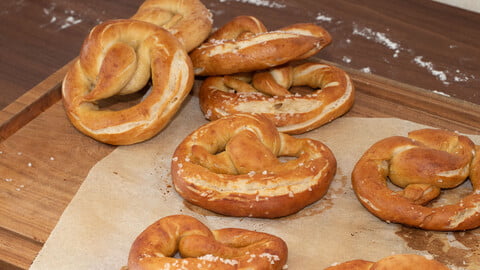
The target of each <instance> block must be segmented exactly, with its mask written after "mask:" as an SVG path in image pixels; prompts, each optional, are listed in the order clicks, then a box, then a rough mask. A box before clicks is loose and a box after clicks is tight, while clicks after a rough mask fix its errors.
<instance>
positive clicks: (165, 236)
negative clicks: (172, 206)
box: [128, 215, 288, 270]
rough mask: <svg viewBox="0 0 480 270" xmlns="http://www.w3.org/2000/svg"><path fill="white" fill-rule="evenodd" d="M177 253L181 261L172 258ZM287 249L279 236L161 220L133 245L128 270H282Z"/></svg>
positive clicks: (177, 219) (177, 217)
mask: <svg viewBox="0 0 480 270" xmlns="http://www.w3.org/2000/svg"><path fill="white" fill-rule="evenodd" d="M177 252H179V253H180V255H181V256H182V258H174V257H173V256H174V255H175V254H176V253H177ZM287 256H288V248H287V245H286V243H285V242H284V241H283V240H282V239H281V238H279V237H276V236H274V235H271V234H267V233H262V232H255V231H250V230H244V229H237V228H225V229H219V230H210V229H208V227H207V226H205V225H204V224H203V223H201V222H200V221H199V220H197V219H195V218H193V217H190V216H187V215H172V216H167V217H164V218H162V219H160V220H158V221H156V222H155V223H153V224H152V225H150V226H149V227H148V228H146V229H145V230H144V231H143V232H142V233H141V234H140V235H139V236H138V237H137V238H136V239H135V241H134V242H133V244H132V247H131V249H130V253H129V257H128V269H129V270H146V269H170V270H175V269H189V270H195V269H218V270H230V269H232V270H233V269H239V270H240V269H244V270H247V269H250V270H260V269H265V270H267V269H271V270H275V269H282V267H283V266H284V265H285V263H286V261H287Z"/></svg>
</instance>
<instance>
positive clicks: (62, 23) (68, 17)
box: [40, 3, 83, 30]
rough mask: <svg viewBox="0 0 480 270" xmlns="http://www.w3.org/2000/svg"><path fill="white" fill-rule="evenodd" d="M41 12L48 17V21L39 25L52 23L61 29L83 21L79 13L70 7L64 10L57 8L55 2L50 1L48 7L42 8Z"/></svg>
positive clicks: (43, 25)
mask: <svg viewBox="0 0 480 270" xmlns="http://www.w3.org/2000/svg"><path fill="white" fill-rule="evenodd" d="M43 14H44V16H46V17H50V20H49V22H48V23H45V24H42V25H40V27H42V28H43V27H46V26H48V25H53V26H55V27H57V28H58V30H63V29H66V28H68V27H71V26H73V25H76V24H79V23H81V22H83V20H82V18H81V16H80V14H79V13H78V12H76V11H75V10H72V9H66V10H64V11H59V10H57V5H56V3H51V4H50V6H49V7H48V8H44V9H43Z"/></svg>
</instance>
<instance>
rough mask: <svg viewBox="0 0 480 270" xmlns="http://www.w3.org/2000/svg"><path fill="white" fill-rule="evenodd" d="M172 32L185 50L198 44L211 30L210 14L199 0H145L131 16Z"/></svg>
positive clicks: (191, 48)
mask: <svg viewBox="0 0 480 270" xmlns="http://www.w3.org/2000/svg"><path fill="white" fill-rule="evenodd" d="M131 19H134V20H140V21H145V22H150V23H153V24H155V25H158V26H161V27H163V28H165V29H167V30H168V31H169V32H170V33H172V34H173V35H174V36H175V37H176V38H178V39H179V40H180V42H181V43H182V44H183V45H184V46H185V49H186V51H187V52H189V51H191V50H193V49H194V48H195V47H197V46H198V45H200V44H201V43H202V42H203V41H204V40H205V39H206V38H207V37H208V35H209V34H210V31H211V30H212V23H213V20H212V14H211V13H210V11H209V10H208V9H207V8H206V7H205V6H204V5H203V4H202V2H200V1H199V0H182V1H178V0H146V1H145V2H144V3H143V4H142V5H141V6H140V7H139V8H138V10H137V12H136V13H135V14H134V15H133V16H132V17H131Z"/></svg>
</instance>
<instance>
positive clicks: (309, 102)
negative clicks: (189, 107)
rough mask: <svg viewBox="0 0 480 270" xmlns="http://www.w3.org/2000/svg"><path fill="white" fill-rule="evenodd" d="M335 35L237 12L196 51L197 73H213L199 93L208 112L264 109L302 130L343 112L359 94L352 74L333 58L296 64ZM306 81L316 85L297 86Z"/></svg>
mask: <svg viewBox="0 0 480 270" xmlns="http://www.w3.org/2000/svg"><path fill="white" fill-rule="evenodd" d="M331 40H332V38H331V36H330V34H329V33H328V32H327V31H326V30H325V29H323V28H322V27H320V26H317V25H315V24H308V23H303V24H294V25H291V26H287V27H284V28H281V29H278V30H276V31H267V29H266V27H265V26H264V25H263V23H262V22H261V21H259V20H258V19H257V18H254V17H251V16H239V17H236V18H234V19H233V20H232V21H230V22H228V23H227V24H225V25H224V26H223V27H221V28H220V29H218V30H217V31H216V32H214V33H213V34H212V35H211V36H210V37H209V39H208V40H207V42H205V43H204V44H202V45H201V46H199V47H198V48H196V49H195V50H193V51H192V52H191V53H190V56H191V58H192V61H193V66H194V73H195V74H196V75H201V76H209V77H208V78H206V79H205V81H204V82H203V83H202V86H201V88H200V93H199V98H200V106H201V109H202V111H203V113H204V115H205V117H206V118H207V119H209V120H215V119H219V118H221V117H225V116H227V115H231V114H236V113H261V114H263V115H265V116H267V117H268V118H269V119H270V120H271V121H273V122H274V123H275V125H276V126H277V127H278V128H279V130H280V131H282V132H285V133H290V134H299V133H304V132H307V131H309V130H312V129H315V128H317V127H319V126H322V125H324V124H325V123H327V122H330V121H332V120H334V119H335V118H338V117H339V116H341V115H343V114H344V113H346V112H347V111H348V110H349V109H350V108H351V107H352V105H353V100H354V87H353V84H352V82H351V80H350V78H349V76H348V75H347V74H346V73H345V72H344V71H343V70H341V69H339V68H336V67H333V66H331V65H327V64H321V63H317V62H307V63H304V64H293V61H298V60H302V59H307V58H308V57H310V56H312V55H315V54H316V53H318V52H319V51H320V50H321V49H323V48H324V47H326V46H327V45H329V44H330V42H331ZM302 86H303V87H307V88H310V91H308V92H305V93H301V92H300V91H297V92H295V88H297V87H302ZM311 89H313V90H311Z"/></svg>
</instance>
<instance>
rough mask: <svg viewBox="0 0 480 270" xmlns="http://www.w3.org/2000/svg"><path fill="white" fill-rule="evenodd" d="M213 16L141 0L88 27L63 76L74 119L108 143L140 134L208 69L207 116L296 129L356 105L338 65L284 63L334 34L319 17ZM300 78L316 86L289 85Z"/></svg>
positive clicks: (161, 123) (162, 118)
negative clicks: (121, 14)
mask: <svg viewBox="0 0 480 270" xmlns="http://www.w3.org/2000/svg"><path fill="white" fill-rule="evenodd" d="M212 23H213V20H212V15H211V13H210V12H209V11H208V10H207V9H206V7H205V6H204V5H203V4H202V3H201V2H200V1H199V0H185V1H171V0H147V1H145V2H144V3H143V4H142V5H141V6H140V7H139V9H138V10H137V12H136V13H135V14H134V15H133V16H132V17H131V18H129V19H119V20H112V21H107V22H105V23H102V24H100V25H98V26H96V27H94V28H93V29H92V30H91V32H90V34H89V35H88V36H87V38H86V39H85V41H84V43H83V46H82V48H81V51H80V56H79V57H78V59H77V60H76V61H75V63H74V64H73V65H72V67H71V68H70V70H69V71H68V73H67V75H66V77H65V79H64V81H63V87H62V94H63V101H64V107H65V111H66V113H67V115H68V117H69V119H70V120H71V122H72V124H73V125H74V126H75V127H76V128H77V129H78V130H79V131H81V132H83V133H84V134H86V135H88V136H90V137H92V138H94V139H96V140H98V141H101V142H104V143H108V144H113V145H126V144H133V143H138V142H142V141H145V140H147V139H150V138H151V137H153V136H155V135H156V134H158V133H159V132H160V131H161V130H162V129H163V128H164V127H165V126H166V125H167V124H168V123H169V121H170V120H171V119H172V117H173V116H174V115H175V113H176V112H177V111H178V109H179V108H180V106H181V105H182V102H183V101H184V99H185V97H186V96H187V94H188V93H189V92H190V90H191V88H192V86H193V80H194V76H195V75H197V76H211V77H210V78H206V80H205V82H204V85H203V86H202V93H201V94H200V96H201V99H200V103H201V108H202V110H203V112H204V114H205V116H206V118H208V119H211V120H214V119H218V118H220V117H223V116H226V115H230V114H234V113H238V112H244V113H245V112H247V113H262V114H264V115H266V116H267V117H268V118H269V119H270V120H272V121H274V123H275V124H276V125H277V126H278V127H279V128H280V129H281V131H282V132H287V133H295V134H298V133H303V132H306V131H308V130H311V129H314V128H317V127H319V126H321V125H323V124H325V123H327V122H329V121H331V120H333V119H335V118H337V117H339V116H340V115H342V114H344V113H345V112H347V111H348V110H349V109H350V107H351V106H352V105H353V96H354V93H353V92H354V90H353V85H352V83H351V81H350V78H349V77H348V75H347V74H346V73H345V72H343V71H342V70H340V69H338V68H335V67H332V66H329V65H325V64H319V63H310V64H306V65H301V66H298V67H292V66H290V62H292V61H295V60H302V59H306V58H308V57H310V56H312V55H315V54H316V53H318V52H319V51H320V50H321V49H322V48H324V47H325V46H327V45H328V44H330V42H331V36H330V34H329V33H328V32H327V31H326V30H325V29H323V28H322V27H320V26H317V25H315V24H311V23H302V24H295V25H291V26H287V27H283V28H281V29H278V30H275V31H268V30H267V29H266V27H265V26H264V25H263V23H262V22H261V21H260V20H258V19H257V18H254V17H251V16H239V17H236V18H234V19H233V20H232V21H230V22H228V23H227V24H225V25H224V26H222V27H221V28H219V29H218V30H217V31H215V32H214V33H212V34H211V33H210V32H211V29H212ZM282 65H284V66H282ZM280 66H282V67H280ZM257 73H258V74H257ZM223 75H226V76H225V77H217V76H223ZM237 86H238V87H237ZM297 86H306V87H310V88H313V91H310V92H311V93H308V94H300V93H298V92H295V93H294V92H293V91H291V88H292V89H293V88H294V87H297ZM145 89H149V91H147V92H146V93H144V92H145ZM232 92H235V93H232ZM134 93H142V94H143V95H144V96H143V98H142V99H141V100H140V101H138V99H139V98H137V100H135V102H133V101H132V102H130V103H129V105H130V106H129V107H128V108H121V109H113V107H108V106H102V104H107V105H108V104H112V103H115V102H117V101H118V100H119V99H127V100H128V99H130V98H133V97H134V95H133V94H134ZM118 96H123V98H118ZM131 103H133V105H132V104H131Z"/></svg>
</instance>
